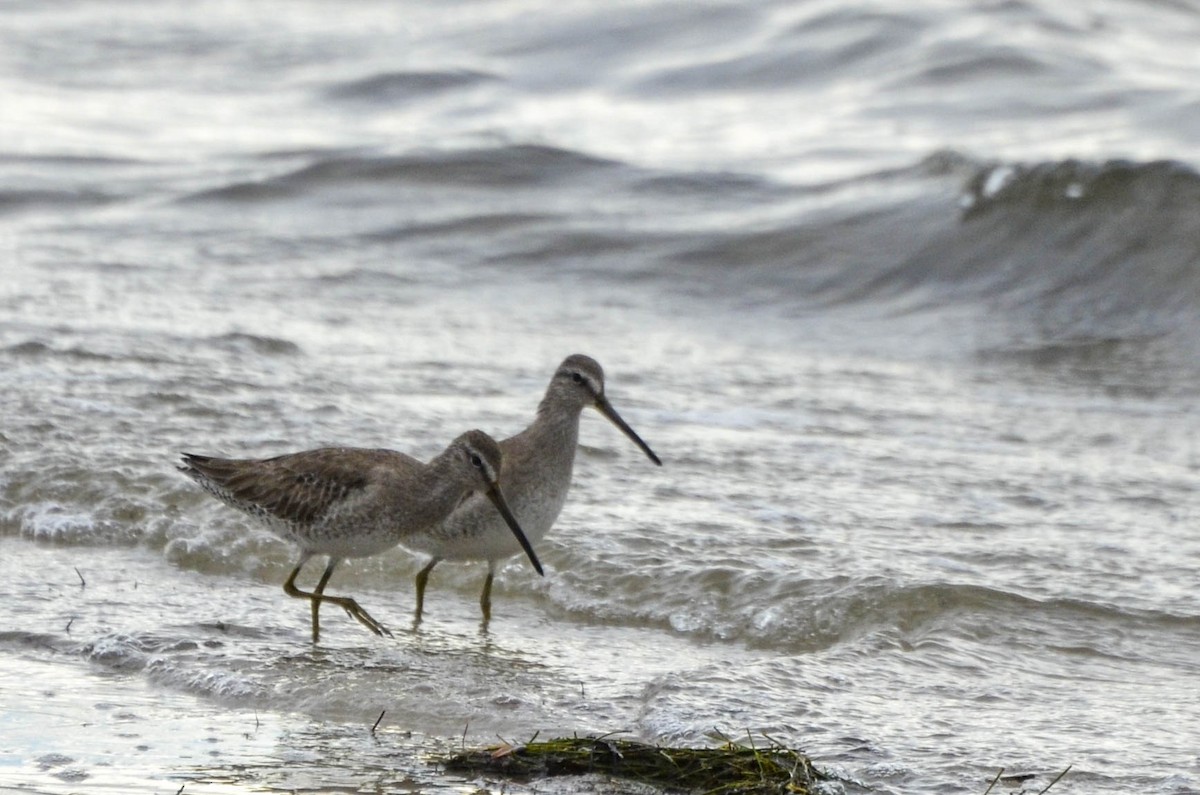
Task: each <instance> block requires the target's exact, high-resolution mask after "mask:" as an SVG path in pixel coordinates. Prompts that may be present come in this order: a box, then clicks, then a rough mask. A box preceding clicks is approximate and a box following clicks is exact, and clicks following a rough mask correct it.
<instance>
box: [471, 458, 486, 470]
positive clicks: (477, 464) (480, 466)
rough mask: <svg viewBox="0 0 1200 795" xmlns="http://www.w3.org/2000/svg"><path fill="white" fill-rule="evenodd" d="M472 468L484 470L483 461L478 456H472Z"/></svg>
mask: <svg viewBox="0 0 1200 795" xmlns="http://www.w3.org/2000/svg"><path fill="white" fill-rule="evenodd" d="M471 466H473V467H475V468H476V469H483V459H482V458H480V457H479V456H477V455H473V456H471Z"/></svg>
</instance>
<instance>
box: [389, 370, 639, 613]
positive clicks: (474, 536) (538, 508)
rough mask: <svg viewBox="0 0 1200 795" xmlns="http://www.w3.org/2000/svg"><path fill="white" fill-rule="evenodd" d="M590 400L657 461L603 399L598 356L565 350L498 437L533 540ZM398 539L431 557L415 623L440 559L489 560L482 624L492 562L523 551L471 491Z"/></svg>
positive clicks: (544, 522)
mask: <svg viewBox="0 0 1200 795" xmlns="http://www.w3.org/2000/svg"><path fill="white" fill-rule="evenodd" d="M589 406H591V407H593V408H595V409H596V410H597V411H599V412H600V413H601V414H603V415H604V416H605V417H607V418H608V419H609V420H610V421H611V422H612V423H613V424H614V425H616V426H617V427H618V428H620V429H621V431H623V432H624V433H625V435H626V436H628V437H629V438H630V439H631V440H633V442H634V444H636V445H637V446H638V447H640V448H641V449H642V452H644V453H645V454H646V456H647V457H649V459H650V460H651V461H653V462H654V463H655V464H657V465H659V466H662V461H660V460H659V458H658V456H657V455H655V454H654V451H653V450H651V449H650V446H649V445H647V444H646V443H645V442H644V441H642V439H641V437H640V436H638V435H637V433H635V432H634V430H633V429H632V428H630V427H629V425H628V424H627V423H626V422H625V420H623V419H621V415H620V414H618V413H617V410H616V409H614V408H613V407H612V404H611V403H609V402H608V398H607V397H605V395H604V370H603V368H601V367H600V363H599V362H597V361H596V360H595V359H592V358H591V357H588V356H584V355H583V354H575V355H573V356H568V357H567V358H566V359H564V360H563V363H562V364H560V365H559V366H558V369H557V370H556V371H555V372H554V376H553V377H552V378H551V379H550V385H549V386H548V387H547V388H546V394H545V397H543V398H542V402H541V403H540V404H539V405H538V409H537V416H536V417H535V418H534V421H533V423H532V424H531V425H530V426H529V427H528V428H526V429H525V430H523V431H521V432H520V433H518V434H517V435H516V436H512V437H509V438H508V439H504V440H503V441H501V442H500V450H501V451H502V452H503V454H504V464H503V466H502V468H501V476H502V478H503V480H504V491H505V494H506V495H507V496H508V498H509V501H510V502H509V504H510V505H511V506H512V508H513V513H514V514H515V515H516V516H518V517H520V520H521V526H522V527H523V528H524V529H525V532H526V534H527V535H528V537H529V539H530V541H531V543H537V542H538V541H539V540H540V539H541V538H542V537H543V536H544V535H546V533H547V532H548V531H549V530H550V527H551V526H552V525H553V524H554V521H555V519H557V518H558V514H559V511H561V510H562V507H563V504H564V503H565V502H566V501H567V491H568V490H569V489H570V488H571V470H572V468H573V467H574V465H575V450H576V448H577V447H578V446H579V417H580V415H581V414H582V413H583V410H584V409H585V408H587V407H589ZM400 543H401V544H402V545H403V546H405V547H408V548H409V549H411V550H413V551H416V552H423V553H425V554H427V555H429V556H430V561H429V564H428V565H426V566H425V568H423V569H421V571H420V572H419V573H418V574H417V580H416V585H417V608H416V618H415V623H416V624H420V622H421V613H422V611H423V608H424V605H425V586H426V585H427V584H428V582H429V573H430V572H432V571H433V567H434V566H436V565H437V564H438V563H440V562H442V561H443V560H486V561H487V564H488V570H487V578H486V579H485V580H484V581H483V593H482V594H481V595H480V597H479V607H480V609H481V610H482V611H483V623H484V625H485V626H486V625H487V623H488V621H489V620H490V619H491V611H492V580H493V579H494V578H495V575H496V564H497V563H498V562H499V561H501V560H504V559H505V558H508V557H511V556H512V555H515V554H516V553H517V552H519V551H520V548H519V547H517V546H516V545H515V544H514V543H513V539H512V537H511V535H510V534H508V533H506V532H505V531H504V525H502V524H500V522H498V521H497V520H496V516H495V514H494V512H491V511H489V510H487V506H486V503H484V502H483V501H482V500H481V499H479V498H478V496H476V495H472V496H471V497H468V498H467V499H466V500H465V501H463V503H462V505H460V506H458V508H456V509H455V510H454V512H453V513H452V514H450V516H449V517H447V518H446V519H445V520H443V521H442V522H441V523H439V524H436V525H433V526H431V527H429V528H428V529H426V530H424V531H422V532H419V533H411V534H409V535H406V536H405V537H404V538H403V539H401V541H400Z"/></svg>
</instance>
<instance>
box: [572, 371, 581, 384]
mask: <svg viewBox="0 0 1200 795" xmlns="http://www.w3.org/2000/svg"><path fill="white" fill-rule="evenodd" d="M571 380H572V381H574V382H575V383H577V384H582V383H583V376H582V375H580V374H579V373H571Z"/></svg>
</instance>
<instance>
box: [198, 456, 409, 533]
mask: <svg viewBox="0 0 1200 795" xmlns="http://www.w3.org/2000/svg"><path fill="white" fill-rule="evenodd" d="M384 456H388V457H391V456H401V457H402V458H407V456H402V454H400V453H394V452H392V451H383V450H358V449H353V448H322V449H319V450H308V451H305V452H303V453H292V454H290V455H282V456H277V457H275V458H265V459H228V458H210V457H207V456H199V455H192V454H184V456H183V460H184V466H181V467H180V469H181V470H182V471H183V472H184V473H185V474H187V475H188V476H190V477H191V478H192V479H194V480H195V481H196V482H197V483H199V484H200V485H201V486H203V487H204V488H205V489H206V490H207V491H209V492H210V493H212V494H213V495H214V496H216V497H218V498H219V499H221V500H222V501H224V502H226V503H228V504H229V505H231V506H233V507H235V508H238V509H240V510H243V511H246V512H248V513H253V514H256V515H259V516H263V517H264V518H266V517H271V518H274V519H277V520H282V521H285V522H290V523H295V524H302V525H307V524H312V523H313V522H316V521H318V520H320V519H321V517H322V516H324V515H325V513H326V512H327V511H329V510H330V508H332V507H334V506H336V505H338V504H339V503H342V502H344V501H345V500H348V499H352V498H353V497H354V496H355V495H356V494H357V493H360V492H362V491H364V490H365V489H367V488H368V487H369V486H370V485H371V483H372V472H373V469H374V464H375V463H376V462H377V461H378V460H379V459H380V458H381V457H384Z"/></svg>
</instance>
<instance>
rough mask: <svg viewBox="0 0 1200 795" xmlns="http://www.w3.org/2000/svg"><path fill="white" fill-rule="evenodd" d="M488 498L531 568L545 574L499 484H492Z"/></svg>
mask: <svg viewBox="0 0 1200 795" xmlns="http://www.w3.org/2000/svg"><path fill="white" fill-rule="evenodd" d="M487 495H488V499H489V500H491V501H492V505H495V506H496V510H497V511H499V512H500V515H501V516H503V517H504V521H505V522H507V523H508V528H509V529H510V530H512V531H513V535H515V536H516V537H517V541H519V542H520V543H521V549H523V550H525V554H526V555H528V556H529V562H530V563H532V564H533V568H535V569H536V570H537V573H538V574H540V575H542V576H543V577H545V576H546V573H545V572H544V571H542V562H541V561H540V560H538V556H537V553H536V552H534V551H533V544H530V543H529V539H528V538H526V537H525V531H524V530H522V529H521V525H519V524H517V517H515V516H513V514H512V511H510V510H509V508H508V503H507V502H506V501H505V499H504V495H503V494H502V493H501V492H500V487H499V486H492V487H491V488H490V489H488V492H487Z"/></svg>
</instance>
